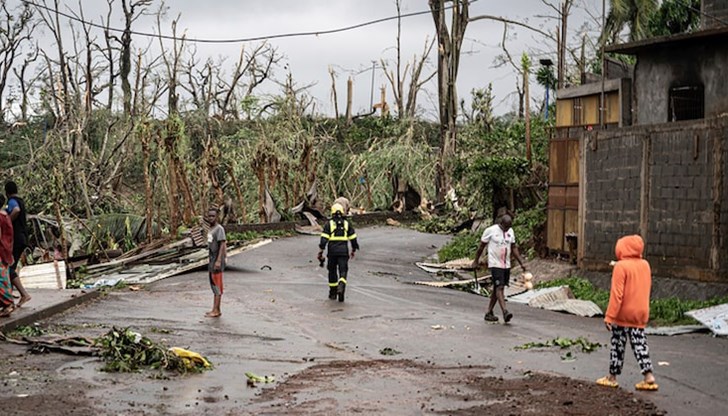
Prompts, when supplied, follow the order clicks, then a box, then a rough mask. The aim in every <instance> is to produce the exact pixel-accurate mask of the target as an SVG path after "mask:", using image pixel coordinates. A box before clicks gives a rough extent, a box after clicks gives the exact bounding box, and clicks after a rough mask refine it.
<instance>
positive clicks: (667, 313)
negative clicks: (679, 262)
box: [650, 296, 728, 326]
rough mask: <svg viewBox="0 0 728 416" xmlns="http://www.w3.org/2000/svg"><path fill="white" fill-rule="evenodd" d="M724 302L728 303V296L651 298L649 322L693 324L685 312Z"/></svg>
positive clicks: (659, 324)
mask: <svg viewBox="0 0 728 416" xmlns="http://www.w3.org/2000/svg"><path fill="white" fill-rule="evenodd" d="M724 303H728V296H720V297H714V298H711V299H708V300H681V299H678V298H676V297H670V298H663V299H652V300H650V324H651V325H654V326H663V325H689V324H695V323H697V321H695V320H694V319H693V318H691V317H689V316H686V315H685V312H687V311H692V310H695V309H703V308H708V307H710V306H715V305H721V304H724Z"/></svg>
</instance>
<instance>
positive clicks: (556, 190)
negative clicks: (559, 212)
mask: <svg viewBox="0 0 728 416" xmlns="http://www.w3.org/2000/svg"><path fill="white" fill-rule="evenodd" d="M548 207H549V208H553V209H562V208H565V207H566V187H565V186H549V205H548Z"/></svg>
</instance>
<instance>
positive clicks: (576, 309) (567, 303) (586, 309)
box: [541, 299, 602, 317]
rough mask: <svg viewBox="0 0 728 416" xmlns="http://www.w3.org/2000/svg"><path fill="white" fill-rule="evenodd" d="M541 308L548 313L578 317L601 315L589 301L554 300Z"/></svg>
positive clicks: (597, 307) (596, 307)
mask: <svg viewBox="0 0 728 416" xmlns="http://www.w3.org/2000/svg"><path fill="white" fill-rule="evenodd" d="M541 308H543V309H548V310H550V311H559V312H566V313H570V314H572V315H578V316H587V317H592V316H599V315H602V310H601V309H599V306H597V305H596V304H595V303H594V302H592V301H590V300H580V299H564V300H556V301H553V302H551V303H547V304H544V305H543V306H541Z"/></svg>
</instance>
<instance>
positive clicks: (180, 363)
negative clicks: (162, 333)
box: [94, 327, 211, 374]
mask: <svg viewBox="0 0 728 416" xmlns="http://www.w3.org/2000/svg"><path fill="white" fill-rule="evenodd" d="M94 344H95V346H96V347H98V348H99V350H100V351H99V355H101V357H102V358H103V360H104V361H105V362H106V364H105V365H104V367H103V368H102V370H103V371H108V372H124V373H127V372H135V371H140V370H143V369H145V368H150V369H160V370H169V371H176V372H179V373H182V374H184V373H187V372H190V371H192V372H201V371H204V370H208V369H210V368H211V365H210V363H209V361H208V360H207V359H205V358H204V357H202V356H200V358H202V360H198V359H194V358H190V356H185V357H182V356H180V355H178V354H177V353H176V352H175V351H186V350H182V349H170V348H168V347H167V346H165V345H162V344H158V343H155V342H154V341H152V340H150V339H149V338H147V337H144V336H142V335H141V334H139V333H138V332H134V331H132V330H131V329H129V328H125V329H118V328H116V327H114V328H112V329H111V331H109V332H108V333H107V334H106V335H104V336H102V337H99V338H97V339H96V340H95V341H94ZM190 353H191V352H190ZM194 354H196V353H194ZM198 355H199V354H198ZM184 358H186V360H185V359H184ZM191 363H192V364H194V365H190V364H191Z"/></svg>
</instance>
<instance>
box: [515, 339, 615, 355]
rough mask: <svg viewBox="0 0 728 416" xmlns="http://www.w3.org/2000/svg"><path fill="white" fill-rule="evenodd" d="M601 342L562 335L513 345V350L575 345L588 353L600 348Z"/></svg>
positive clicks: (564, 347) (565, 347)
mask: <svg viewBox="0 0 728 416" xmlns="http://www.w3.org/2000/svg"><path fill="white" fill-rule="evenodd" d="M601 346H602V344H600V343H598V342H591V341H589V340H588V339H586V338H584V337H578V338H576V339H571V338H564V337H556V338H554V339H551V340H548V341H546V342H527V343H525V344H523V345H519V346H517V347H515V348H514V349H515V350H528V349H531V348H551V347H559V348H561V349H562V350H563V349H567V348H571V347H576V348H579V349H580V350H581V352H585V353H590V352H594V351H596V350H597V349H598V348H600V347H601Z"/></svg>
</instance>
